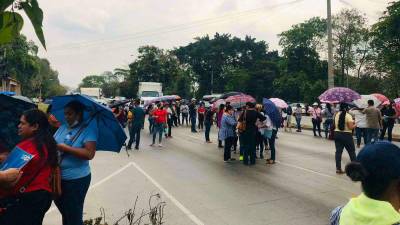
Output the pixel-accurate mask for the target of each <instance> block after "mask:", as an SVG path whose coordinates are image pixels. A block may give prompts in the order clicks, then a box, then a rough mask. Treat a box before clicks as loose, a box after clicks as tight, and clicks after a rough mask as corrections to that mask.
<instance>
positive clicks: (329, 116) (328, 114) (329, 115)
mask: <svg viewBox="0 0 400 225" xmlns="http://www.w3.org/2000/svg"><path fill="white" fill-rule="evenodd" d="M322 115H323V117H325V122H324V128H325V138H326V139H328V137H329V136H328V135H329V131H330V130H331V127H332V125H333V116H334V115H335V110H334V109H332V106H331V104H329V103H326V108H325V109H324V110H323V111H322Z"/></svg>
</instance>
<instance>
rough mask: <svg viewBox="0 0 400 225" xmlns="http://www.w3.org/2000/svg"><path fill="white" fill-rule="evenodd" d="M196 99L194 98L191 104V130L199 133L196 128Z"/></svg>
mask: <svg viewBox="0 0 400 225" xmlns="http://www.w3.org/2000/svg"><path fill="white" fill-rule="evenodd" d="M196 115H197V110H196V99H192V102H191V103H190V105H189V116H190V123H191V125H192V126H191V131H192V133H197V130H196Z"/></svg>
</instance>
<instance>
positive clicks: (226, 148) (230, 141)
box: [224, 137, 235, 161]
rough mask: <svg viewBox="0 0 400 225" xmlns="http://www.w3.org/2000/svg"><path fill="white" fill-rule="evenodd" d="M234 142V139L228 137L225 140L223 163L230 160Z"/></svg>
mask: <svg viewBox="0 0 400 225" xmlns="http://www.w3.org/2000/svg"><path fill="white" fill-rule="evenodd" d="M234 140H235V137H228V138H227V139H225V140H224V141H225V146H224V161H228V160H229V159H231V148H232V145H233V141H234Z"/></svg>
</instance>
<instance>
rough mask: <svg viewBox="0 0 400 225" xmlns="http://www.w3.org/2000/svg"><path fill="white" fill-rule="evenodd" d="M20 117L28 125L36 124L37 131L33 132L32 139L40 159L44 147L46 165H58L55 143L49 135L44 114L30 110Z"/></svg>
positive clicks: (43, 153) (47, 123) (48, 126)
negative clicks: (22, 117) (23, 118)
mask: <svg viewBox="0 0 400 225" xmlns="http://www.w3.org/2000/svg"><path fill="white" fill-rule="evenodd" d="M22 115H23V116H24V117H25V120H26V121H27V122H28V123H29V125H31V126H32V125H35V124H37V126H38V130H37V131H36V132H35V134H34V136H33V139H34V143H35V144H36V148H37V150H38V152H39V155H40V157H43V156H44V155H45V152H44V148H43V147H44V146H45V147H46V149H47V163H48V164H49V165H50V166H53V167H54V166H56V165H57V164H58V160H57V157H58V153H57V143H56V141H55V140H54V138H53V136H52V135H51V131H50V128H51V126H50V124H49V121H48V120H47V116H46V114H45V113H44V112H42V111H40V110H37V109H31V110H28V111H25V112H24V113H23V114H22Z"/></svg>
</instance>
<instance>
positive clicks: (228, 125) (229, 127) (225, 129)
mask: <svg viewBox="0 0 400 225" xmlns="http://www.w3.org/2000/svg"><path fill="white" fill-rule="evenodd" d="M233 112H234V109H233V107H232V106H227V107H226V108H225V113H224V115H223V116H222V120H221V130H220V132H219V139H220V140H223V141H224V142H225V146H224V162H228V161H230V160H231V161H232V160H235V158H232V157H231V148H232V145H233V141H234V139H235V135H236V134H235V128H236V124H237V121H236V119H235V117H234V116H233Z"/></svg>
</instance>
